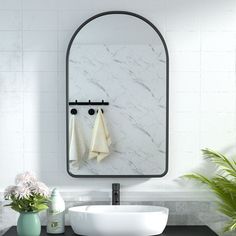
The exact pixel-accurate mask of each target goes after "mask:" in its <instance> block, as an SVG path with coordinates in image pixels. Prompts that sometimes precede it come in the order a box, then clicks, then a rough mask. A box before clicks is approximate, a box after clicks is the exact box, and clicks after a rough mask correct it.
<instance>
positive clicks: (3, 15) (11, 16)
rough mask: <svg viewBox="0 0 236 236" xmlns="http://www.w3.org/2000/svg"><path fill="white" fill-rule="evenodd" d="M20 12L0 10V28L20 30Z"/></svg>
mask: <svg viewBox="0 0 236 236" xmlns="http://www.w3.org/2000/svg"><path fill="white" fill-rule="evenodd" d="M21 22H22V20H21V12H20V11H6V10H0V30H20V29H21V24H22V23H21Z"/></svg>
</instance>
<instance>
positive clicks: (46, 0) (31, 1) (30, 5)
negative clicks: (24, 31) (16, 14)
mask: <svg viewBox="0 0 236 236" xmlns="http://www.w3.org/2000/svg"><path fill="white" fill-rule="evenodd" d="M57 5H58V0H40V1H38V0H22V7H23V10H55V9H57Z"/></svg>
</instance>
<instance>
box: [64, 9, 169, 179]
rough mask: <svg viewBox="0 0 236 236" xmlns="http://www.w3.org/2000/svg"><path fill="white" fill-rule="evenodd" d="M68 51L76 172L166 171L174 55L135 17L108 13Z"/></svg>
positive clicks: (71, 161)
mask: <svg viewBox="0 0 236 236" xmlns="http://www.w3.org/2000/svg"><path fill="white" fill-rule="evenodd" d="M74 36H75V37H74V38H72V40H71V44H70V45H69V48H68V57H67V83H68V84H67V86H68V87H67V100H68V101H67V102H68V104H67V116H68V124H67V138H68V140H67V153H68V157H67V161H68V172H69V173H70V174H72V175H73V176H78V177H79V176H131V177H132V176H133V177H135V176H160V175H163V174H164V173H165V172H166V169H167V131H168V129H167V127H168V126H167V123H166V121H167V120H168V119H167V110H168V104H167V91H168V86H167V85H168V74H167V73H168V55H167V50H166V48H165V45H164V41H163V39H162V38H161V35H160V34H159V31H157V30H155V28H153V27H152V26H151V25H150V24H148V22H145V21H144V20H143V19H142V18H139V17H137V16H136V15H130V14H123V13H120V14H105V15H101V16H99V17H96V18H94V19H93V20H90V21H89V22H87V24H85V25H84V26H83V27H82V28H80V29H79V30H78V31H77V32H76V33H75V35H74Z"/></svg>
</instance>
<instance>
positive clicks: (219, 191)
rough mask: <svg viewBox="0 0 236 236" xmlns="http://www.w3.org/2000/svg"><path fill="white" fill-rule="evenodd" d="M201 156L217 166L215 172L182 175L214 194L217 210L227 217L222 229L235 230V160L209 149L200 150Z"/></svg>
mask: <svg viewBox="0 0 236 236" xmlns="http://www.w3.org/2000/svg"><path fill="white" fill-rule="evenodd" d="M202 152H203V156H204V157H205V158H206V159H208V160H210V161H211V162H212V163H214V164H215V165H216V166H217V172H216V173H215V175H214V176H213V177H211V178H209V177H206V176H204V175H202V174H200V173H191V174H187V175H185V176H184V177H186V178H189V179H191V180H196V181H198V182H200V183H202V184H204V185H206V186H208V188H209V189H210V190H211V191H212V192H213V193H214V194H215V195H216V197H217V199H218V200H217V204H218V210H219V211H220V212H221V213H223V214H224V215H226V216H227V217H228V219H229V221H228V222H227V224H226V225H225V227H224V231H225V232H227V231H235V230H236V161H235V160H232V159H231V160H230V159H229V158H227V157H226V156H225V155H223V154H221V153H219V152H216V151H213V150H210V149H204V150H202Z"/></svg>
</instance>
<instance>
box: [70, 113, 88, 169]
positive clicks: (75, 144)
mask: <svg viewBox="0 0 236 236" xmlns="http://www.w3.org/2000/svg"><path fill="white" fill-rule="evenodd" d="M69 149H70V150H69V160H70V161H73V162H74V163H75V164H77V165H78V166H80V164H81V162H82V160H83V159H84V158H85V155H86V150H87V147H86V144H85V140H84V137H83V131H82V128H81V127H80V124H79V120H78V118H77V117H76V115H71V117H70V124H69Z"/></svg>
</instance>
